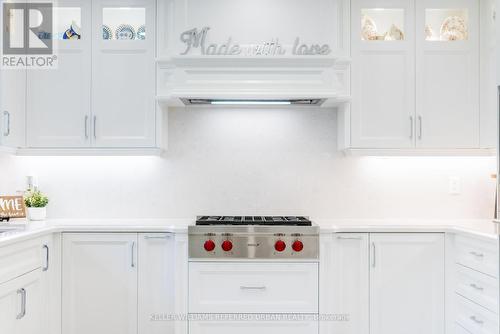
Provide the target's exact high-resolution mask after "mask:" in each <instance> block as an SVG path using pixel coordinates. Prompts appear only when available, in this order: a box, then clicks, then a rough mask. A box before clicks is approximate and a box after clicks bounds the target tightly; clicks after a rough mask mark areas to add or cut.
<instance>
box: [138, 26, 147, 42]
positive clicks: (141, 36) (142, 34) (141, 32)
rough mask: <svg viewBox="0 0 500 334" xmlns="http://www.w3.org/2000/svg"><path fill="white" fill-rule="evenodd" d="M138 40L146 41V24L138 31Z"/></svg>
mask: <svg viewBox="0 0 500 334" xmlns="http://www.w3.org/2000/svg"><path fill="white" fill-rule="evenodd" d="M137 39H140V40H145V39H146V26H145V25H144V24H143V25H142V26H140V27H139V28H138V29H137Z"/></svg>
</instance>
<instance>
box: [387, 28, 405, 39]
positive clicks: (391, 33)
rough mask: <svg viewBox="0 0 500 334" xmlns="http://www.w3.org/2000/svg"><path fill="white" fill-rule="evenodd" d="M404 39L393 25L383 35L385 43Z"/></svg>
mask: <svg viewBox="0 0 500 334" xmlns="http://www.w3.org/2000/svg"><path fill="white" fill-rule="evenodd" d="M404 39H405V35H404V33H403V31H402V30H401V29H399V28H398V27H397V26H396V25H395V24H393V25H391V28H390V29H389V31H388V32H387V33H386V34H385V40H386V41H402V40H404Z"/></svg>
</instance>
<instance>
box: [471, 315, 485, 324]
mask: <svg viewBox="0 0 500 334" xmlns="http://www.w3.org/2000/svg"><path fill="white" fill-rule="evenodd" d="M470 320H472V321H474V322H475V323H476V324H478V325H482V324H484V321H483V320H479V319H478V318H476V316H475V315H471V316H470Z"/></svg>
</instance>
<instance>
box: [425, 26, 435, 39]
mask: <svg viewBox="0 0 500 334" xmlns="http://www.w3.org/2000/svg"><path fill="white" fill-rule="evenodd" d="M435 39H436V33H435V32H434V30H432V28H431V26H430V25H426V26H425V40H426V41H432V40H435Z"/></svg>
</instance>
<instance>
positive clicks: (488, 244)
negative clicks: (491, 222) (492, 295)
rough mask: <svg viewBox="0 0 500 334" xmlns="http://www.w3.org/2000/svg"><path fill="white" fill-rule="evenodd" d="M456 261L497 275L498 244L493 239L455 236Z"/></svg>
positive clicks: (494, 275)
mask: <svg viewBox="0 0 500 334" xmlns="http://www.w3.org/2000/svg"><path fill="white" fill-rule="evenodd" d="M455 240H456V243H455V246H456V254H457V257H456V262H457V263H459V264H461V265H464V266H466V267H469V268H472V269H475V270H477V271H480V272H482V273H484V274H487V275H490V276H493V277H498V245H497V244H496V242H494V241H485V240H478V239H474V238H468V237H463V236H460V235H458V236H457V237H456V239H455Z"/></svg>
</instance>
